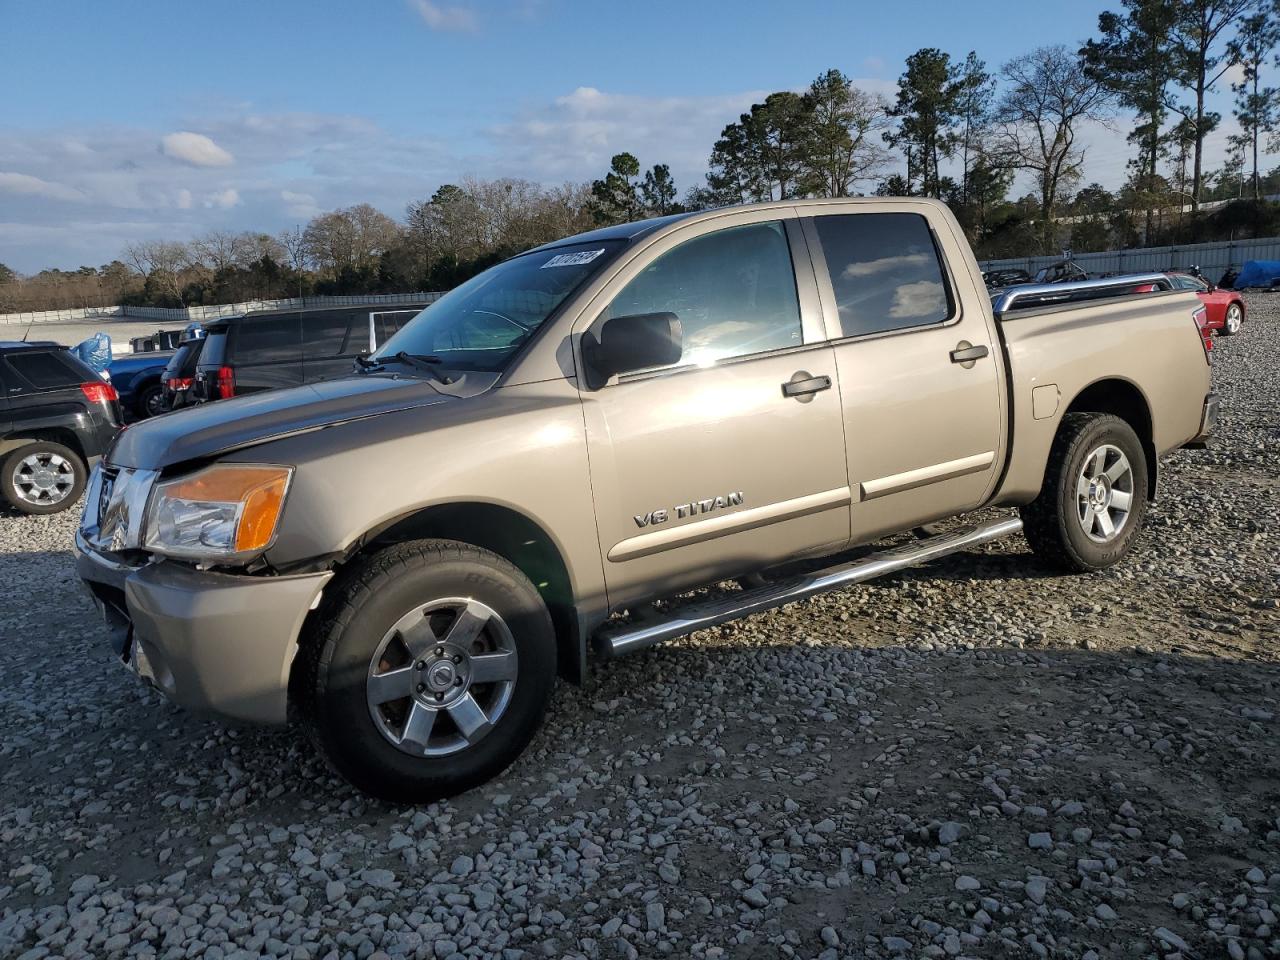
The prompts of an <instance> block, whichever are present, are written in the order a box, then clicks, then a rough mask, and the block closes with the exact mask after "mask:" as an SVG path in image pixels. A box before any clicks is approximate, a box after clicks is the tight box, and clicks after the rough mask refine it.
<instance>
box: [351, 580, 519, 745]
mask: <svg viewBox="0 0 1280 960" xmlns="http://www.w3.org/2000/svg"><path fill="white" fill-rule="evenodd" d="M518 668H519V662H518V659H517V654H516V645H515V639H514V638H513V637H512V635H511V630H510V629H509V628H508V627H507V625H506V623H505V622H504V621H503V619H502V617H500V616H499V615H498V614H497V612H495V611H494V610H493V609H492V608H490V607H488V606H486V605H485V604H483V603H480V602H479V601H477V600H471V599H466V598H460V597H451V598H445V599H441V600H433V601H431V602H430V603H424V604H421V605H420V606H417V607H414V608H413V609H412V610H410V611H409V612H408V613H406V614H405V615H404V616H402V617H401V618H400V619H399V620H397V621H396V623H395V624H394V625H393V626H392V627H391V629H390V630H388V631H387V632H386V634H385V635H384V636H383V638H382V641H381V642H380V643H379V644H378V647H377V649H376V651H375V652H374V655H373V659H372V660H371V661H370V664H369V672H368V678H367V680H366V684H365V690H366V700H367V701H368V705H369V714H370V716H371V717H372V718H373V722H374V725H375V726H376V727H377V729H378V732H379V733H381V734H382V736H383V737H385V738H386V739H387V740H388V741H389V742H391V743H392V744H393V745H395V746H396V747H397V748H398V749H400V750H402V751H404V752H405V753H408V754H411V755H413V756H415V757H439V756H446V755H448V754H451V753H457V752H458V751H460V750H465V749H467V748H468V747H470V746H472V745H474V744H475V743H477V742H479V741H480V740H481V739H482V738H483V737H484V736H485V735H486V734H488V733H489V731H490V730H492V729H493V727H494V725H495V724H497V723H498V721H499V720H500V719H501V717H502V715H503V714H504V713H505V712H506V710H507V707H508V706H509V705H510V703H511V695H512V691H513V690H514V689H515V684H516V675H517V672H518Z"/></svg>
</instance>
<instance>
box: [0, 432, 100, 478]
mask: <svg viewBox="0 0 1280 960" xmlns="http://www.w3.org/2000/svg"><path fill="white" fill-rule="evenodd" d="M40 440H48V441H50V442H52V443H60V444H62V445H63V446H64V447H66V448H67V449H68V450H70V451H71V452H72V453H74V454H75V455H76V456H78V457H79V458H80V460H81V462H82V463H83V464H84V465H85V469H86V470H87V469H88V466H89V458H88V457H87V456H85V452H84V447H83V445H81V443H80V437H79V436H78V435H77V434H76V432H75V431H74V430H72V429H71V428H70V427H34V428H30V429H27V428H21V429H19V430H17V431H15V432H14V433H11V434H9V435H8V436H6V437H4V438H0V458H3V457H6V456H8V455H9V453H10V452H11V451H13V450H17V449H18V448H19V447H25V446H26V445H27V444H29V443H36V442H38V441H40Z"/></svg>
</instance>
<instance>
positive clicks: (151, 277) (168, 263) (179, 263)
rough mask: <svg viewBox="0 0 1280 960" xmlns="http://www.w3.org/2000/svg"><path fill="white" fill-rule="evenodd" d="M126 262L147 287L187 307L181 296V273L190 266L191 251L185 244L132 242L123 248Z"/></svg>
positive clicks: (165, 241)
mask: <svg viewBox="0 0 1280 960" xmlns="http://www.w3.org/2000/svg"><path fill="white" fill-rule="evenodd" d="M125 259H126V260H127V261H128V263H129V264H130V265H131V266H132V267H133V268H134V269H135V270H137V271H138V273H139V274H141V275H142V278H143V281H144V282H145V283H146V284H149V285H150V286H151V287H153V288H154V289H155V290H157V291H158V292H160V293H161V294H162V295H164V296H165V297H167V298H168V299H171V300H174V301H176V302H177V303H178V304H179V305H181V306H185V305H186V301H185V300H184V299H183V297H182V272H183V270H184V269H186V268H187V267H188V266H189V265H190V263H191V251H190V250H189V249H188V248H187V245H186V244H185V243H176V242H174V241H172V240H150V241H146V242H143V243H131V244H129V245H128V246H127V247H125Z"/></svg>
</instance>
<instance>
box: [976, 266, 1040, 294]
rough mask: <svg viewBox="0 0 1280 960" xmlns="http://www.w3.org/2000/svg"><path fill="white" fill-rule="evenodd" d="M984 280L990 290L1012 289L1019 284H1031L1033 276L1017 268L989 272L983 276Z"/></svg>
mask: <svg viewBox="0 0 1280 960" xmlns="http://www.w3.org/2000/svg"><path fill="white" fill-rule="evenodd" d="M982 280H983V282H984V283H985V284H986V285H987V288H988V289H995V288H998V287H1012V286H1016V285H1017V284H1019V283H1030V282H1031V274H1029V273H1027V271H1025V270H1019V269H1018V268H1017V267H1010V268H1007V269H1003V270H988V271H987V272H986V273H984V274H983V275H982Z"/></svg>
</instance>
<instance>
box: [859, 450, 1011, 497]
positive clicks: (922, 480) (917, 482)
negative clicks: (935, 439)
mask: <svg viewBox="0 0 1280 960" xmlns="http://www.w3.org/2000/svg"><path fill="white" fill-rule="evenodd" d="M995 459H996V452H995V451H994V450H988V451H987V452H986V453H976V454H974V455H973V456H972V457H961V458H960V459H959V460H947V461H945V462H944V463H935V464H932V465H930V466H927V467H918V468H916V469H915V470H908V471H906V472H905V473H894V474H891V475H890V476H887V477H880V478H879V479H878V480H864V481H863V482H862V483H860V484H859V485H858V490H859V492H860V493H861V499H863V500H874V499H876V498H877V497H887V496H888V495H889V494H891V493H901V492H903V491H904V490H914V489H915V488H916V487H923V486H925V485H927V484H930V483H937V482H939V481H940V480H953V479H955V478H956V477H963V476H965V475H966V474H970V473H980V472H982V471H983V470H986V469H987V468H988V467H989V466H991V464H992V463H994V462H995Z"/></svg>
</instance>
